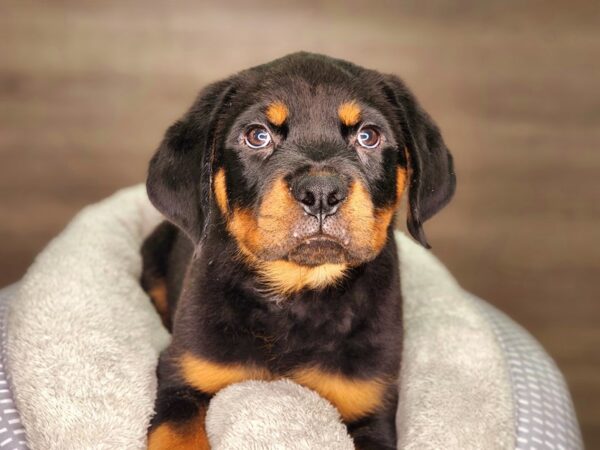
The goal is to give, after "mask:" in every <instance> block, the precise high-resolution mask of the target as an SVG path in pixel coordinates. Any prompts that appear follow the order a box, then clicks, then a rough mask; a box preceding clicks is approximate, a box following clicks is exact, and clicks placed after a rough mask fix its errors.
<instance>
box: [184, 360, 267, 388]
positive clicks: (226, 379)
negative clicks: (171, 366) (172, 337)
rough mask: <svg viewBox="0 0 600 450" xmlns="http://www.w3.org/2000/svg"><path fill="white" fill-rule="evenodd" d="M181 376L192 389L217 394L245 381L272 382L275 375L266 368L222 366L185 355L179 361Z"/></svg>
mask: <svg viewBox="0 0 600 450" xmlns="http://www.w3.org/2000/svg"><path fill="white" fill-rule="evenodd" d="M179 367H180V369H181V375H182V376H183V378H184V379H185V381H186V382H187V383H188V384H189V385H190V386H192V387H194V388H196V389H198V390H200V391H202V392H206V393H207V394H215V393H216V392H218V391H220V390H221V389H223V388H225V387H227V386H229V385H230V384H233V383H239V382H241V381H245V380H272V379H273V375H272V374H271V373H270V372H269V371H268V370H267V369H264V368H261V367H256V366H246V365H242V364H221V363H217V362H214V361H209V360H207V359H203V358H199V357H197V356H194V355H192V354H190V353H184V355H183V356H182V357H181V358H180V360H179Z"/></svg>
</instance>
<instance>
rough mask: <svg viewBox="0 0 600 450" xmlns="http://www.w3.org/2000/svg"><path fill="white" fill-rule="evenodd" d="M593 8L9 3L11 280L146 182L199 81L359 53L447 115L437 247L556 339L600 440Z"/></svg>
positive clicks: (3, 64)
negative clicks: (452, 185) (109, 201)
mask: <svg viewBox="0 0 600 450" xmlns="http://www.w3.org/2000/svg"><path fill="white" fill-rule="evenodd" d="M599 5H600V3H598V2H594V1H589V2H576V1H563V2H558V1H527V2H522V1H514V2H506V1H489V2H482V1H474V0H473V1H468V2H452V1H441V0H436V1H427V2H418V1H410V2H407V1H404V2H393V1H389V2H369V6H366V2H358V1H350V2H343V3H339V4H336V3H332V2H325V3H319V2H310V1H305V2H302V1H300V2H295V3H294V4H293V5H290V6H284V5H283V2H277V1H274V0H273V1H271V2H262V3H260V4H258V3H254V4H253V5H250V4H249V2H242V1H238V2H237V3H232V2H229V3H227V2H223V1H222V2H219V4H218V5H202V4H201V2H198V1H193V2H192V1H189V2H177V3H176V2H166V1H165V2H159V1H157V0H147V1H143V2H139V3H132V2H125V1H113V0H108V1H107V0H104V1H102V2H83V1H75V0H63V1H53V2H30V1H28V0H15V1H10V0H9V1H6V0H1V3H0V10H1V11H2V12H1V14H0V285H5V284H8V283H10V282H13V281H16V280H17V279H18V278H19V277H20V276H21V275H22V274H23V272H24V270H25V269H26V267H27V266H28V265H29V264H30V263H31V261H32V258H33V256H34V255H35V254H36V253H37V252H39V251H40V250H41V249H42V248H43V246H44V245H45V244H46V243H47V242H48V240H49V239H50V238H51V237H52V236H53V235H55V234H56V233H57V232H59V231H60V230H61V229H62V228H63V227H64V225H65V224H66V223H67V221H68V220H69V219H70V218H71V217H72V216H73V214H74V213H75V212H76V211H77V210H79V209H80V208H81V207H82V206H83V205H86V204H88V203H90V202H93V201H96V200H99V199H101V198H102V197H104V196H106V195H109V194H110V193H111V192H113V191H114V190H115V189H118V188H120V187H123V186H127V185H131V184H133V183H138V182H140V181H142V180H143V179H144V174H145V169H146V164H147V161H148V159H149V157H150V155H151V153H152V152H153V150H154V148H155V147H156V145H157V143H158V141H159V139H160V138H161V134H162V133H163V131H164V130H165V129H166V127H167V126H168V125H169V124H170V123H171V122H173V121H174V120H175V119H176V118H177V117H178V116H179V115H180V114H182V112H183V111H184V109H185V108H187V106H188V105H189V104H190V102H191V101H192V98H193V97H194V95H195V93H196V91H197V90H198V89H199V88H200V87H201V86H202V85H203V84H205V83H207V82H209V81H212V80H215V79H217V78H219V77H223V76H225V75H227V74H229V73H231V72H233V71H237V70H239V69H243V68H246V67H248V66H250V65H254V64H257V63H261V62H265V61H267V60H270V59H273V58H275V57H278V56H281V55H283V54H285V53H288V52H291V51H295V50H299V49H305V50H310V51H316V52H321V53H326V54H330V55H334V56H338V57H342V58H346V59H350V60H352V61H354V62H357V63H360V64H362V65H366V66H369V67H372V68H376V69H380V70H383V71H389V72H395V73H397V74H399V75H401V76H402V77H403V78H404V79H405V80H406V81H407V83H408V84H409V85H410V86H411V87H412V88H413V90H414V91H415V93H416V94H417V96H418V97H419V98H420V99H421V101H422V103H423V104H424V105H425V107H426V109H428V111H429V112H430V113H431V114H432V116H433V117H434V118H435V119H436V120H437V121H438V123H439V124H440V126H441V128H442V130H443V132H444V135H445V138H446V141H447V143H448V145H449V146H450V148H451V149H452V151H453V153H454V155H455V158H456V165H457V171H458V181H459V184H458V192H457V195H456V197H455V200H454V201H453V202H452V203H451V204H450V206H449V207H448V208H447V209H446V210H444V212H442V213H441V214H440V215H438V216H437V217H435V218H434V219H433V220H432V222H431V223H429V224H428V226H427V231H428V234H429V238H430V241H431V242H432V244H433V246H434V251H435V253H436V254H437V255H438V256H439V257H440V258H441V259H442V260H443V261H444V262H445V263H446V264H447V265H448V267H449V268H450V269H451V270H452V272H453V273H454V274H455V275H456V277H457V278H458V280H459V281H460V282H461V283H462V285H463V286H464V287H466V288H467V289H469V290H471V291H473V292H474V293H476V294H478V295H480V296H482V297H484V298H486V299H488V300H489V301H490V302H492V303H493V304H495V305H497V306H498V307H499V308H501V309H502V310H504V311H506V312H507V313H508V314H510V315H511V316H512V317H513V318H515V319H516V320H517V321H518V322H520V323H522V324H523V325H525V327H527V328H528V329H529V330H530V331H531V332H532V333H533V334H534V335H535V336H536V337H537V338H538V339H539V340H540V341H541V342H542V343H543V345H544V346H546V348H547V349H548V350H549V352H550V353H551V355H552V356H553V357H554V358H555V359H556V360H557V362H558V364H559V366H560V367H561V368H562V370H563V371H564V373H565V375H566V377H567V380H568V382H569V385H570V387H571V390H572V393H573V396H574V399H575V404H576V408H577V411H578V414H579V418H580V420H581V424H582V427H583V432H584V438H585V440H586V442H587V445H588V448H590V449H591V448H600V327H599V325H598V324H599V321H600V304H599V301H600V127H599V125H600V83H599V80H600V34H599V31H598V30H599V29H600V20H598V19H599V17H600V11H599Z"/></svg>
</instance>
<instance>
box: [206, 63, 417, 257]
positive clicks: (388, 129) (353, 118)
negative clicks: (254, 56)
mask: <svg viewBox="0 0 600 450" xmlns="http://www.w3.org/2000/svg"><path fill="white" fill-rule="evenodd" d="M307 78H308V77H302V74H301V73H300V74H297V73H291V74H289V75H288V76H287V77H282V76H281V75H280V74H273V75H271V74H268V75H267V76H266V77H264V78H262V77H261V78H260V80H259V81H257V82H256V83H248V84H249V86H248V87H247V88H246V89H247V90H248V91H249V92H247V93H246V95H245V96H244V97H245V99H246V100H245V103H246V105H247V106H246V105H244V106H245V107H243V108H240V111H239V112H238V114H233V115H234V117H233V118H232V120H231V125H229V124H228V126H227V128H226V130H224V133H223V136H222V141H221V142H220V145H218V148H217V155H216V158H217V164H216V167H215V169H216V170H215V175H214V177H213V193H214V196H215V199H216V204H217V206H218V208H219V210H220V214H221V215H222V216H223V218H224V220H225V222H226V225H227V228H228V230H229V231H230V233H231V234H232V235H233V237H234V238H235V239H236V240H237V242H238V245H239V247H240V249H241V251H242V252H243V253H244V255H245V256H247V257H249V258H251V259H258V260H267V261H276V260H286V261H291V262H294V263H296V264H299V265H302V266H319V265H322V264H348V265H351V266H352V265H358V264H361V263H363V262H366V261H369V260H371V259H373V258H374V257H375V256H376V255H377V254H378V253H379V251H380V250H381V249H382V247H383V245H384V244H385V242H386V239H387V231H388V227H389V225H390V223H391V221H392V217H393V215H394V211H395V208H396V205H397V203H398V201H399V199H400V197H401V195H402V192H403V190H404V186H405V181H406V162H405V159H404V153H403V152H402V151H399V150H398V144H399V143H398V142H397V140H396V137H395V136H394V133H393V128H392V125H391V124H390V122H389V121H388V119H386V115H385V113H386V111H385V110H383V111H382V108H381V107H382V105H385V104H384V103H381V102H378V101H377V100H378V99H377V97H376V96H373V93H372V92H369V91H370V90H369V89H367V88H362V89H361V88H360V87H359V86H355V84H354V82H353V80H351V79H347V80H340V81H338V82H337V83H333V82H330V80H327V77H326V76H324V75H323V74H321V75H320V76H319V78H320V79H321V80H319V79H317V80H310V79H307ZM319 81H321V82H319ZM328 81H329V82H328Z"/></svg>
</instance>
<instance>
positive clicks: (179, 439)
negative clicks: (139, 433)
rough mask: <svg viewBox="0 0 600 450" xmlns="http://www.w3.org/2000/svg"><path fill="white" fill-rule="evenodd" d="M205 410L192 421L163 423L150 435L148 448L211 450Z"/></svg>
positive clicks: (152, 449) (160, 449) (154, 449)
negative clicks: (178, 423) (181, 423)
mask: <svg viewBox="0 0 600 450" xmlns="http://www.w3.org/2000/svg"><path fill="white" fill-rule="evenodd" d="M204 417H205V412H204V411H203V413H202V414H201V415H200V417H198V418H196V419H194V420H193V421H192V422H191V423H186V424H183V425H181V426H174V425H172V424H170V423H163V424H161V425H159V426H158V427H156V428H155V429H154V430H152V431H151V432H150V434H149V435H148V450H210V445H209V443H208V437H207V435H206V430H205V428H204Z"/></svg>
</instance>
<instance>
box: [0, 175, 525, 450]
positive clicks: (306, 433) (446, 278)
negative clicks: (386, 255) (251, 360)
mask: <svg viewBox="0 0 600 450" xmlns="http://www.w3.org/2000/svg"><path fill="white" fill-rule="evenodd" d="M160 220H161V218H160V216H159V214H158V213H157V212H156V211H155V210H154V209H153V207H152V206H151V205H150V203H149V201H148V199H147V197H146V194H145V191H144V188H143V187H142V186H137V187H133V188H129V189H126V190H123V191H121V192H118V193H117V194H115V195H114V196H112V197H110V198H108V199H106V200H104V201H102V202H101V203H98V204H96V205H92V206H89V207H87V208H85V209H84V210H83V211H82V212H81V213H79V214H78V215H77V216H76V217H75V218H74V219H73V221H72V222H71V223H70V224H69V226H68V227H67V228H66V229H65V230H64V231H63V232H62V233H61V234H60V235H59V236H58V237H56V238H55V239H54V240H53V241H52V242H51V243H50V244H49V245H48V246H47V247H46V249H45V250H44V251H43V252H42V253H41V254H40V255H39V256H38V257H37V258H36V260H35V262H34V264H33V265H32V266H31V268H30V269H29V271H28V272H27V274H26V275H25V277H24V278H23V280H22V282H21V285H20V290H19V292H18V293H17V297H16V299H15V301H13V302H12V304H11V309H10V311H9V322H8V342H7V347H8V370H9V371H10V373H11V376H12V388H13V390H14V396H15V401H16V404H17V407H18V409H19V411H20V412H21V418H22V422H23V424H24V426H25V429H26V432H27V439H28V442H29V445H30V447H31V448H32V449H33V450H36V449H44V450H52V449H56V450H58V449H61V450H69V449H77V450H81V449H143V448H145V445H146V429H147V427H148V424H149V421H150V418H151V417H152V414H153V403H154V397H155V389H156V377H155V368H156V364H157V359H158V355H159V353H160V351H161V350H162V349H163V348H165V346H166V345H167V344H168V342H169V335H168V333H167V331H166V330H165V329H164V328H162V326H161V323H160V320H159V318H158V316H157V314H156V313H155V311H154V309H153V308H152V306H151V304H150V302H149V300H148V298H147V297H146V295H145V293H144V292H143V291H142V290H141V288H140V286H139V283H138V279H139V276H140V272H141V258H140V255H139V248H140V245H141V243H142V241H143V239H144V237H145V236H146V235H147V234H148V233H149V232H150V231H151V229H152V228H153V227H154V226H155V225H156V224H157V223H158V222H159V221H160ZM396 239H397V241H398V247H399V253H400V261H401V267H400V271H401V278H402V290H403V297H404V303H405V304H404V323H405V330H406V331H405V333H406V334H405V341H404V353H403V363H402V370H401V375H400V379H399V381H398V384H399V391H400V401H399V405H398V412H397V428H398V448H399V449H420V450H421V449H440V448H443V449H461V450H464V449H505V448H506V449H508V448H514V411H513V405H512V398H511V386H510V381H509V375H508V371H507V367H506V366H505V362H504V358H503V354H502V349H501V348H500V346H499V343H498V342H497V341H496V339H495V337H494V334H493V332H492V330H491V328H490V326H489V323H488V322H487V320H486V318H485V316H484V315H483V314H482V313H481V311H480V309H479V306H478V305H477V304H476V303H475V302H474V300H473V299H472V298H471V297H470V296H469V295H468V294H466V293H465V292H464V291H463V290H462V289H461V288H460V287H459V286H458V285H457V283H456V282H455V281H454V279H453V278H452V277H451V275H450V274H449V273H448V272H447V270H446V269H445V268H444V267H443V266H442V264H441V263H440V262H439V261H438V260H436V259H435V257H434V256H432V254H431V253H429V252H428V251H426V250H424V249H423V248H421V247H419V246H418V245H417V244H415V243H414V242H412V241H411V240H410V239H409V238H408V237H406V236H405V235H403V234H401V233H398V234H397V235H396ZM207 432H208V435H209V440H210V442H211V446H212V448H213V449H340V450H342V449H351V448H353V446H352V442H351V440H350V438H349V436H348V435H347V433H346V430H345V428H344V426H343V425H342V423H341V422H340V419H339V415H338V414H337V411H336V410H335V408H333V406H332V405H330V404H329V403H328V402H327V401H326V400H324V399H323V398H321V397H319V396H318V395H317V394H316V393H314V392H312V391H310V390H308V389H306V388H304V387H302V386H299V385H296V384H294V383H292V382H289V381H276V382H257V381H250V382H245V383H240V384H237V385H232V386H230V387H228V388H227V389H224V390H223V391H221V392H220V393H219V394H217V395H216V396H215V398H214V399H213V400H212V402H211V404H210V407H209V410H208V414H207Z"/></svg>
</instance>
